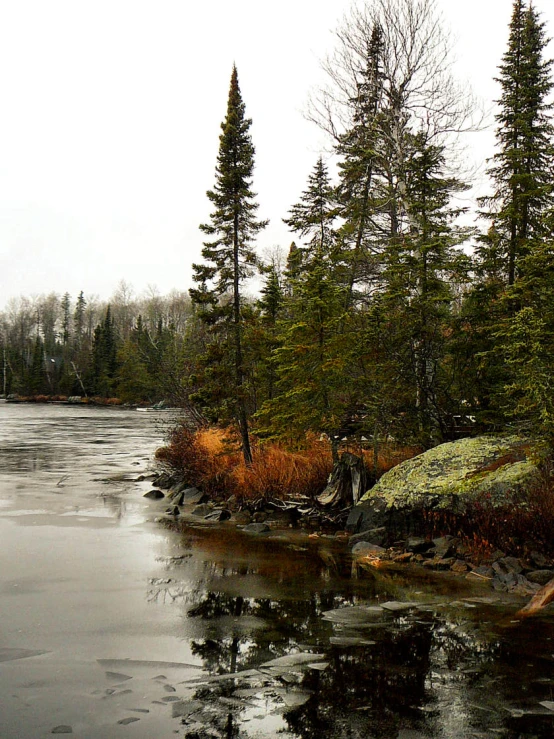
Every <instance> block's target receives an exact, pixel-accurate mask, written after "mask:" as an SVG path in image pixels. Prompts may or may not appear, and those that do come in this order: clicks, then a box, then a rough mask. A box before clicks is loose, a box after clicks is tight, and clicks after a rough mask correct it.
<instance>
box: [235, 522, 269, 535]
mask: <svg viewBox="0 0 554 739" xmlns="http://www.w3.org/2000/svg"><path fill="white" fill-rule="evenodd" d="M242 530H243V531H246V532H247V533H248V534H267V532H268V531H271V529H270V528H269V526H268V525H267V524H266V523H249V524H248V525H247V526H244V528H243V529H242Z"/></svg>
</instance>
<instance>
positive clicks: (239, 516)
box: [233, 511, 252, 526]
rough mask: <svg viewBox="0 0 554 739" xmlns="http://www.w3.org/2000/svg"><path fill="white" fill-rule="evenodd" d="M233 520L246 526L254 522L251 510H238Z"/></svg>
mask: <svg viewBox="0 0 554 739" xmlns="http://www.w3.org/2000/svg"><path fill="white" fill-rule="evenodd" d="M233 520H234V521H235V523H237V524H239V525H244V526H246V525H247V524H249V523H251V522H252V514H251V513H250V511H237V513H235V514H234V515H233Z"/></svg>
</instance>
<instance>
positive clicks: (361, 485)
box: [316, 452, 367, 508]
mask: <svg viewBox="0 0 554 739" xmlns="http://www.w3.org/2000/svg"><path fill="white" fill-rule="evenodd" d="M366 483H367V479H366V470H365V467H364V463H363V460H362V459H361V458H360V457H357V456H356V455H355V454H350V452H344V454H342V455H341V457H340V459H339V461H338V462H337V463H336V464H335V466H334V467H333V471H332V473H331V475H330V477H329V482H328V483H327V487H326V488H325V490H324V491H323V492H322V493H321V495H319V496H318V497H317V498H316V500H317V502H318V503H319V504H320V505H322V506H324V507H325V508H336V507H338V506H341V507H343V508H344V507H346V506H352V505H356V503H357V502H358V501H359V500H360V498H361V497H362V495H363V494H364V493H365V490H366Z"/></svg>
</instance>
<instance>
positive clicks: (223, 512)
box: [204, 508, 231, 521]
mask: <svg viewBox="0 0 554 739" xmlns="http://www.w3.org/2000/svg"><path fill="white" fill-rule="evenodd" d="M204 518H205V519H206V521H228V520H229V519H230V518H231V511H228V510H227V509H226V508H220V509H218V510H215V511H212V512H211V513H208V515H207V516H204Z"/></svg>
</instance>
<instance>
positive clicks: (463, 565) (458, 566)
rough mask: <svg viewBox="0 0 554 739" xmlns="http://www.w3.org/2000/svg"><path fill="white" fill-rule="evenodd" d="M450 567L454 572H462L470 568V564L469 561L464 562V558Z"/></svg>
mask: <svg viewBox="0 0 554 739" xmlns="http://www.w3.org/2000/svg"><path fill="white" fill-rule="evenodd" d="M450 569H451V570H452V572H458V573H460V574H461V573H462V572H467V571H468V570H469V565H468V563H467V562H464V560H463V559H457V560H455V562H454V563H453V564H452V565H451V567H450Z"/></svg>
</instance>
